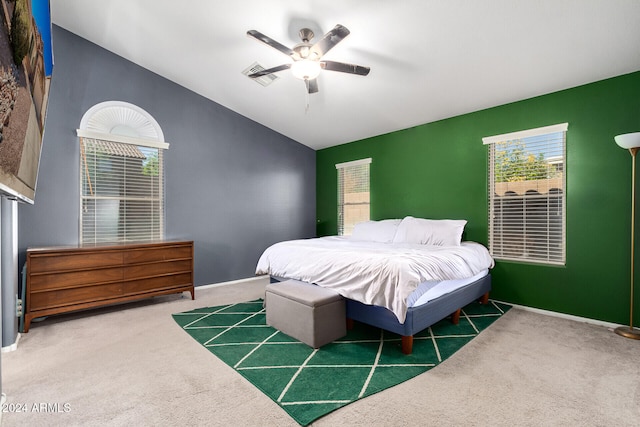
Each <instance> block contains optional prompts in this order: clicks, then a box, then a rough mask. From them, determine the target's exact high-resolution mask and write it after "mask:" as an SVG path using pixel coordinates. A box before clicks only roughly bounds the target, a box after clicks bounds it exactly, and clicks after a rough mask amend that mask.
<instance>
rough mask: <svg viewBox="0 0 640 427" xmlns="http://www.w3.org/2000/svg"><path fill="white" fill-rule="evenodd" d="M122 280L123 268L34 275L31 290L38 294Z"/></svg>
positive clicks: (30, 285) (30, 282)
mask: <svg viewBox="0 0 640 427" xmlns="http://www.w3.org/2000/svg"><path fill="white" fill-rule="evenodd" d="M121 280H122V267H111V268H100V269H93V270H81V271H71V272H66V273H50V274H43V273H41V274H36V273H34V274H32V275H31V280H30V281H29V290H30V291H32V292H37V291H41V290H47V289H60V288H69V287H76V286H78V285H92V284H94V283H98V284H99V283H105V282H116V281H121Z"/></svg>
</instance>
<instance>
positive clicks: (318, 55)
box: [247, 24, 370, 93]
mask: <svg viewBox="0 0 640 427" xmlns="http://www.w3.org/2000/svg"><path fill="white" fill-rule="evenodd" d="M247 35H248V36H250V37H253V38H255V39H256V40H258V41H261V42H262V43H264V44H266V45H268V46H271V47H272V48H274V49H276V50H278V51H280V52H282V53H284V54H285V55H287V56H289V57H290V58H291V59H293V62H291V63H288V64H282V65H278V66H277V67H273V68H269V69H266V70H262V71H258V72H255V73H253V74H249V77H251V78H254V79H255V78H258V77H262V76H266V75H268V74H272V73H277V72H278V71H283V70H288V69H291V72H292V73H293V75H294V76H295V77H297V78H299V79H301V80H304V83H305V86H306V87H307V92H308V93H316V92H318V81H317V79H316V78H317V77H318V75H319V74H320V71H321V70H329V71H338V72H341V73H348V74H356V75H359V76H366V75H367V74H369V71H370V69H369V67H363V66H360V65H354V64H346V63H344V62H336V61H326V60H322V57H323V56H324V55H325V54H326V53H327V52H329V51H330V50H331V49H332V48H333V47H334V46H335V45H337V44H338V43H340V41H342V39H344V38H345V37H347V36H348V35H349V30H348V29H347V27H345V26H343V25H340V24H338V25H336V26H335V27H334V28H333V29H332V30H331V31H329V32H328V33H327V34H325V35H324V36H323V37H322V39H321V40H320V41H318V42H317V43H315V44H311V40H312V39H313V36H314V34H313V31H311V30H310V29H309V28H303V29H301V30H300V32H299V35H300V38H301V39H302V43H298V44H297V45H295V46H294V47H293V48H288V47H287V46H285V45H283V44H281V43H279V42H277V41H275V40H273V39H272V38H270V37H268V36H265V35H264V34H262V33H261V32H259V31H256V30H249V31H247Z"/></svg>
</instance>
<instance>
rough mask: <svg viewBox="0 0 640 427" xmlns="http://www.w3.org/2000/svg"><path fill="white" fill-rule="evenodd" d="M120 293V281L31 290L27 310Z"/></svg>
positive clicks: (92, 300) (84, 301)
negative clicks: (43, 290)
mask: <svg viewBox="0 0 640 427" xmlns="http://www.w3.org/2000/svg"><path fill="white" fill-rule="evenodd" d="M121 295H122V283H112V284H109V285H98V286H96V285H93V286H83V287H81V288H73V289H58V290H56V291H46V292H33V293H31V294H30V295H29V310H30V311H35V310H45V309H48V308H54V307H63V306H68V305H75V304H82V303H87V302H94V301H99V300H106V299H112V298H114V297H118V296H121Z"/></svg>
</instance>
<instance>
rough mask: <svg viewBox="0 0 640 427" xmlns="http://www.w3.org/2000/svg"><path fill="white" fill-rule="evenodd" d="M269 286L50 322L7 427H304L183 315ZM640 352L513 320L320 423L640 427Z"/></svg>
mask: <svg viewBox="0 0 640 427" xmlns="http://www.w3.org/2000/svg"><path fill="white" fill-rule="evenodd" d="M264 285H265V283H264V282H263V281H249V282H247V283H237V284H233V285H229V286H219V287H214V288H209V289H204V290H196V300H195V301H191V300H190V298H188V296H187V294H184V296H178V295H174V296H167V297H159V298H155V299H153V300H151V301H145V302H139V303H131V304H127V305H122V306H117V307H110V308H105V309H97V310H92V311H87V312H83V313H77V314H71V315H63V316H57V317H51V318H49V319H47V320H45V321H44V322H40V323H34V324H32V327H31V331H30V332H29V333H28V334H23V335H22V337H21V339H20V341H19V343H18V349H17V350H16V351H13V352H9V353H3V354H2V391H3V392H4V393H5V394H6V396H7V401H6V404H5V407H4V408H3V409H4V410H5V412H4V413H3V414H2V426H22V425H30V426H36V425H37V426H57V425H60V426H98V425H107V426H125V425H126V426H130V425H137V426H143V425H145V426H177V425H182V426H199V425H208V426H295V425H297V424H296V423H295V422H294V421H293V420H292V419H291V418H289V417H288V415H287V414H286V413H285V412H284V411H282V410H281V409H280V408H279V407H278V405H276V404H275V403H274V402H272V401H271V400H270V399H269V398H267V397H266V396H265V395H263V394H262V393H261V392H260V391H258V390H257V389H256V388H255V387H253V386H252V385H251V384H249V383H248V382H247V381H246V380H244V379H243V378H242V377H241V376H240V375H238V374H236V373H235V372H234V371H233V370H232V369H231V368H230V367H228V366H227V365H225V364H224V363H222V362H220V361H219V360H218V359H217V358H216V357H215V356H213V355H212V354H210V353H209V352H208V351H207V350H206V349H205V348H203V347H202V346H201V345H200V344H198V343H197V342H196V341H195V340H193V339H192V338H191V337H190V336H189V335H187V334H186V333H185V332H183V331H182V330H181V329H180V327H178V325H177V324H176V323H175V322H174V321H173V319H172V318H171V314H173V313H177V312H181V311H186V310H191V309H194V308H198V307H203V306H214V305H222V304H228V303H233V302H242V301H246V300H251V299H256V298H260V297H262V295H263V293H264ZM639 424H640V341H633V340H629V339H625V338H622V337H619V336H617V335H615V334H614V333H612V332H611V331H610V330H608V329H607V328H604V327H599V326H594V325H590V324H585V323H579V322H574V321H571V320H564V319H559V318H554V317H549V316H544V315H540V314H535V313H532V312H528V311H523V310H519V309H512V310H510V311H509V312H508V313H507V314H506V315H504V316H503V317H502V318H501V319H499V320H498V321H497V322H496V323H494V324H493V325H492V326H491V327H490V328H489V329H487V330H486V331H484V332H482V334H480V336H479V337H477V338H476V339H474V340H473V341H472V342H471V343H470V344H468V345H466V346H465V347H464V348H463V349H462V350H460V351H459V352H457V353H456V354H454V355H453V356H452V357H451V358H449V359H448V360H446V361H445V362H444V363H442V364H441V365H439V366H438V367H436V368H434V369H432V370H431V371H429V372H427V373H425V374H422V375H419V376H417V377H415V378H413V379H411V380H409V381H407V382H405V383H402V384H400V385H398V386H396V387H393V388H391V389H389V390H386V391H383V392H381V393H378V394H376V395H373V396H370V397H368V398H365V399H363V400H360V401H358V402H356V403H353V404H351V405H348V406H346V407H344V408H342V409H339V410H337V411H335V412H333V413H331V414H329V415H327V416H325V417H323V418H321V419H319V420H318V421H316V422H315V423H314V424H313V425H315V426H345V425H346V426H349V425H353V426H357V425H362V426H414V425H415V426H418V425H420V426H489V425H491V426H514V425H517V426H637V425H639Z"/></svg>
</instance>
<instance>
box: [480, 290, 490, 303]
mask: <svg viewBox="0 0 640 427" xmlns="http://www.w3.org/2000/svg"><path fill="white" fill-rule="evenodd" d="M488 303H489V292H487V293H486V294H484V295H482V298H480V304H488Z"/></svg>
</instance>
